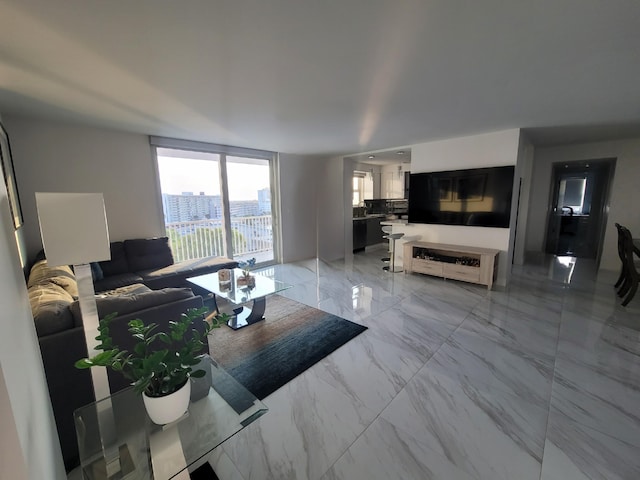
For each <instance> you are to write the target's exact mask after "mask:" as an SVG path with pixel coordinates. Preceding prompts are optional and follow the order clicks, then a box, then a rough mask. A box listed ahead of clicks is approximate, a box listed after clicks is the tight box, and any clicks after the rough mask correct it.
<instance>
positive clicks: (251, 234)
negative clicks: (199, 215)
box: [165, 215, 273, 262]
mask: <svg viewBox="0 0 640 480" xmlns="http://www.w3.org/2000/svg"><path fill="white" fill-rule="evenodd" d="M165 226H166V229H167V235H168V236H169V242H170V244H171V250H172V252H173V257H174V259H175V261H176V262H180V261H183V260H191V259H194V258H203V257H209V256H222V257H226V256H227V253H226V252H225V250H224V237H225V234H224V224H223V221H222V219H205V220H194V221H191V222H171V223H167V224H166V225H165ZM231 237H232V241H233V258H235V259H236V260H237V259H243V258H250V257H256V258H257V260H258V262H261V261H266V260H271V259H273V229H272V222H271V215H262V216H257V217H232V218H231Z"/></svg>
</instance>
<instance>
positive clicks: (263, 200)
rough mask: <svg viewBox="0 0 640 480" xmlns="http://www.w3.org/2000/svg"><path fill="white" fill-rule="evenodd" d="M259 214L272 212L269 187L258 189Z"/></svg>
mask: <svg viewBox="0 0 640 480" xmlns="http://www.w3.org/2000/svg"><path fill="white" fill-rule="evenodd" d="M258 214H259V215H267V214H271V191H270V190H269V189H268V188H263V189H262V190H258Z"/></svg>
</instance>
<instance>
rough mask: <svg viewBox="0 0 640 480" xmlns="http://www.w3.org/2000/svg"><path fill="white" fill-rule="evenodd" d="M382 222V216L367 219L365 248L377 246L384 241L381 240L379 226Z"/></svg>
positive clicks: (380, 228)
mask: <svg viewBox="0 0 640 480" xmlns="http://www.w3.org/2000/svg"><path fill="white" fill-rule="evenodd" d="M382 220H384V217H382V216H380V217H372V218H367V246H370V245H377V244H378V243H382V241H383V240H384V239H383V238H382V236H383V234H382V227H381V226H380V222H381V221H382Z"/></svg>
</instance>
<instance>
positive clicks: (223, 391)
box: [74, 356, 267, 480]
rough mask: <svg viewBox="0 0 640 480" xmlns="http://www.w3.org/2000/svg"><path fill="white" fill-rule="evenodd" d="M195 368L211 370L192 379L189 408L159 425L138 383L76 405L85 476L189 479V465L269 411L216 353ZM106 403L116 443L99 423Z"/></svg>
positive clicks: (90, 478) (110, 479) (90, 479)
mask: <svg viewBox="0 0 640 480" xmlns="http://www.w3.org/2000/svg"><path fill="white" fill-rule="evenodd" d="M196 368H202V369H204V370H205V371H206V372H207V374H206V375H205V376H204V377H203V378H198V379H191V382H193V383H192V385H191V387H192V388H191V401H190V404H189V409H188V411H187V413H185V415H184V416H183V417H181V418H180V419H179V420H177V421H176V422H174V423H171V424H168V425H163V426H160V425H156V424H154V423H153V422H151V420H150V419H149V417H148V416H147V413H146V411H145V408H144V405H143V401H142V396H141V395H138V394H136V393H135V392H134V391H133V387H130V388H127V389H125V390H122V391H120V392H118V393H115V394H113V395H111V396H110V397H108V398H106V399H104V400H100V401H98V402H94V403H91V404H89V405H86V406H84V407H82V408H79V409H77V410H76V411H75V412H74V420H75V425H76V433H77V436H78V446H79V453H80V464H81V469H82V473H83V478H85V479H88V480H98V479H104V480H114V479H137V480H138V479H139V480H147V479H149V480H151V479H153V480H167V479H172V478H175V479H182V478H186V479H188V478H189V475H188V470H189V468H190V467H192V468H193V467H196V466H199V464H201V463H204V459H203V458H204V457H205V456H206V455H207V454H208V453H210V452H211V451H212V450H213V449H215V448H216V447H217V446H218V445H220V444H221V443H222V442H224V441H225V440H227V439H228V438H230V437H231V436H233V435H234V434H236V433H237V432H239V431H240V430H242V429H243V428H245V427H246V426H247V425H249V424H250V423H252V422H253V421H255V420H256V419H258V418H259V417H261V416H262V415H264V414H265V413H266V412H267V407H266V406H265V405H264V404H263V403H262V402H261V401H260V400H258V399H257V398H256V397H255V396H254V395H253V394H252V393H251V392H249V391H248V390H247V389H246V388H244V387H243V386H242V385H240V384H239V383H238V382H237V381H236V380H235V379H234V378H233V377H231V376H230V375H229V374H228V373H227V372H225V371H224V370H223V369H222V368H221V367H219V366H218V365H217V363H216V362H215V361H214V360H213V359H211V357H209V356H206V357H204V358H203V360H202V362H201V364H200V365H199V367H196ZM105 409H110V413H111V414H112V418H113V421H114V424H115V425H114V426H115V433H116V435H115V442H116V444H115V445H113V444H111V445H107V444H104V443H105V441H104V438H105V436H103V435H102V434H101V429H100V427H99V421H98V419H99V418H100V417H101V413H100V412H101V411H104V410H105ZM114 454H115V457H116V462H115V464H116V465H118V468H117V469H116V470H115V471H114V470H113V465H114V462H113V461H112V460H113V456H114ZM107 458H110V459H111V460H110V461H107ZM108 465H109V467H108ZM108 469H109V472H110V474H107V470H108Z"/></svg>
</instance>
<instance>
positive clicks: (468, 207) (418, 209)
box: [409, 166, 514, 228]
mask: <svg viewBox="0 0 640 480" xmlns="http://www.w3.org/2000/svg"><path fill="white" fill-rule="evenodd" d="M513 174H514V167H513V166H507V167H491V168H475V169H471V170H451V171H446V172H430V173H412V174H411V177H410V179H409V223H435V224H443V225H466V226H475V227H501V228H508V227H509V218H510V216H511V197H512V196H513Z"/></svg>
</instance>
